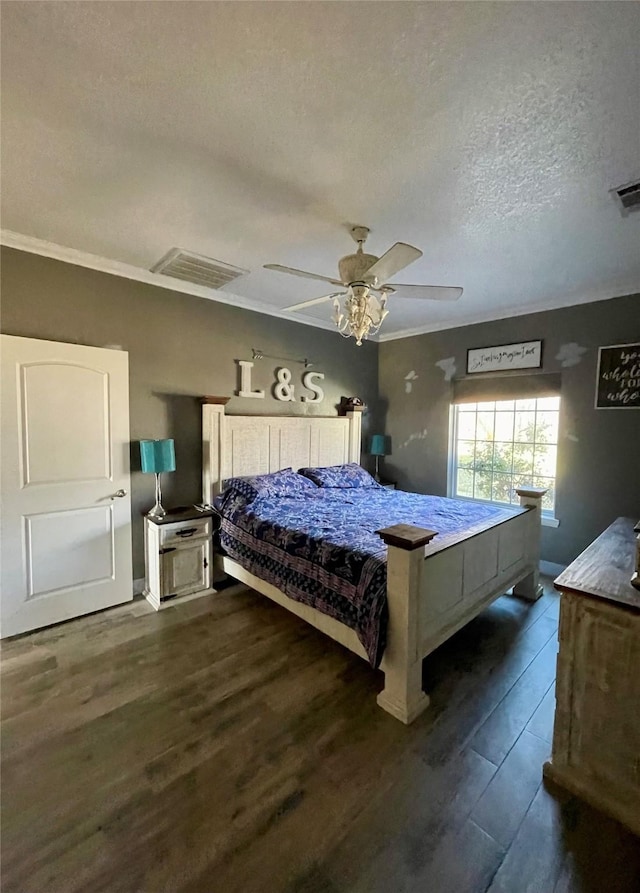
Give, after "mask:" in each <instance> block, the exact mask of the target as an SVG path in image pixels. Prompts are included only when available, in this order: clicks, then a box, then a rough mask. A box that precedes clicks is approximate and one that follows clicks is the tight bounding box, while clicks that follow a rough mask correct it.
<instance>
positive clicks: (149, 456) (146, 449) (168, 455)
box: [140, 440, 176, 474]
mask: <svg viewBox="0 0 640 893" xmlns="http://www.w3.org/2000/svg"><path fill="white" fill-rule="evenodd" d="M140 466H141V468H142V471H143V472H144V473H145V474H162V472H165V471H175V470H176V453H175V448H174V445H173V440H141V441H140Z"/></svg>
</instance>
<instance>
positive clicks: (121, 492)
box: [111, 490, 127, 499]
mask: <svg viewBox="0 0 640 893" xmlns="http://www.w3.org/2000/svg"><path fill="white" fill-rule="evenodd" d="M126 495H127V491H126V490H116V492H115V493H112V495H111V499H116V497H117V498H118V499H122V497H123V496H126Z"/></svg>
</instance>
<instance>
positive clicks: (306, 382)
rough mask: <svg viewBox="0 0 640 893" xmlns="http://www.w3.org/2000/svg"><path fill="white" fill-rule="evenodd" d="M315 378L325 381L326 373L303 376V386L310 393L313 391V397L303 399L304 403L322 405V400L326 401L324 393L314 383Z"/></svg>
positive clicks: (309, 373)
mask: <svg viewBox="0 0 640 893" xmlns="http://www.w3.org/2000/svg"><path fill="white" fill-rule="evenodd" d="M314 378H319V379H324V372H305V373H304V375H303V376H302V386H303V387H305V388H306V389H307V390H308V391H313V394H314V396H313V397H306V396H304V397H303V398H302V402H303V403H320V401H321V400H324V391H323V390H322V388H321V387H320V385H317V384H316V383H315V382H314V380H313V379H314Z"/></svg>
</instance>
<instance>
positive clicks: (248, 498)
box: [217, 468, 316, 505]
mask: <svg viewBox="0 0 640 893" xmlns="http://www.w3.org/2000/svg"><path fill="white" fill-rule="evenodd" d="M315 489H316V485H315V484H314V483H312V481H311V480H309V479H307V478H306V477H303V476H302V475H301V474H296V473H295V471H294V470H293V469H292V468H283V469H282V470H281V471H274V472H273V473H272V474H258V475H254V476H253V477H246V478H229V480H228V481H225V486H224V490H223V492H222V493H221V494H220V496H218V497H217V500H218V501H219V502H221V503H222V502H225V504H226V500H225V496H226V495H227V494H231V493H233V494H234V496H236V497H238V496H240V497H242V498H243V499H244V502H245V505H248V504H249V503H250V502H253V501H254V499H257V498H258V496H289V497H293V498H295V497H296V496H304V494H305V493H309V491H310V490H315Z"/></svg>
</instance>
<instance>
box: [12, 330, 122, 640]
mask: <svg viewBox="0 0 640 893" xmlns="http://www.w3.org/2000/svg"><path fill="white" fill-rule="evenodd" d="M1 348H2V400H1V423H2V429H1V432H2V434H1V438H2V459H1V471H2V480H1V492H2V521H1V531H0V532H1V535H2V543H1V546H0V559H1V561H2V565H1V570H0V621H1V635H2V636H3V637H4V636H13V635H16V634H17V633H22V632H26V631H27V630H30V629H36V628H38V627H41V626H47V625H48V624H50V623H57V622H58V621H60V620H67V619H69V618H70V617H77V616H79V615H80V614H87V613H89V612H90V611H97V610H100V609H101V608H106V607H108V606H109V605H115V604H119V603H120V602H126V601H130V600H131V599H132V598H133V585H132V584H133V580H132V564H131V501H130V496H129V490H130V481H129V356H128V354H127V353H124V352H123V351H118V350H103V349H102V348H97V347H83V346H81V345H78V344H63V343H57V342H55V341H37V340H35V339H32V338H18V337H14V336H12V335H2V336H1Z"/></svg>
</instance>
